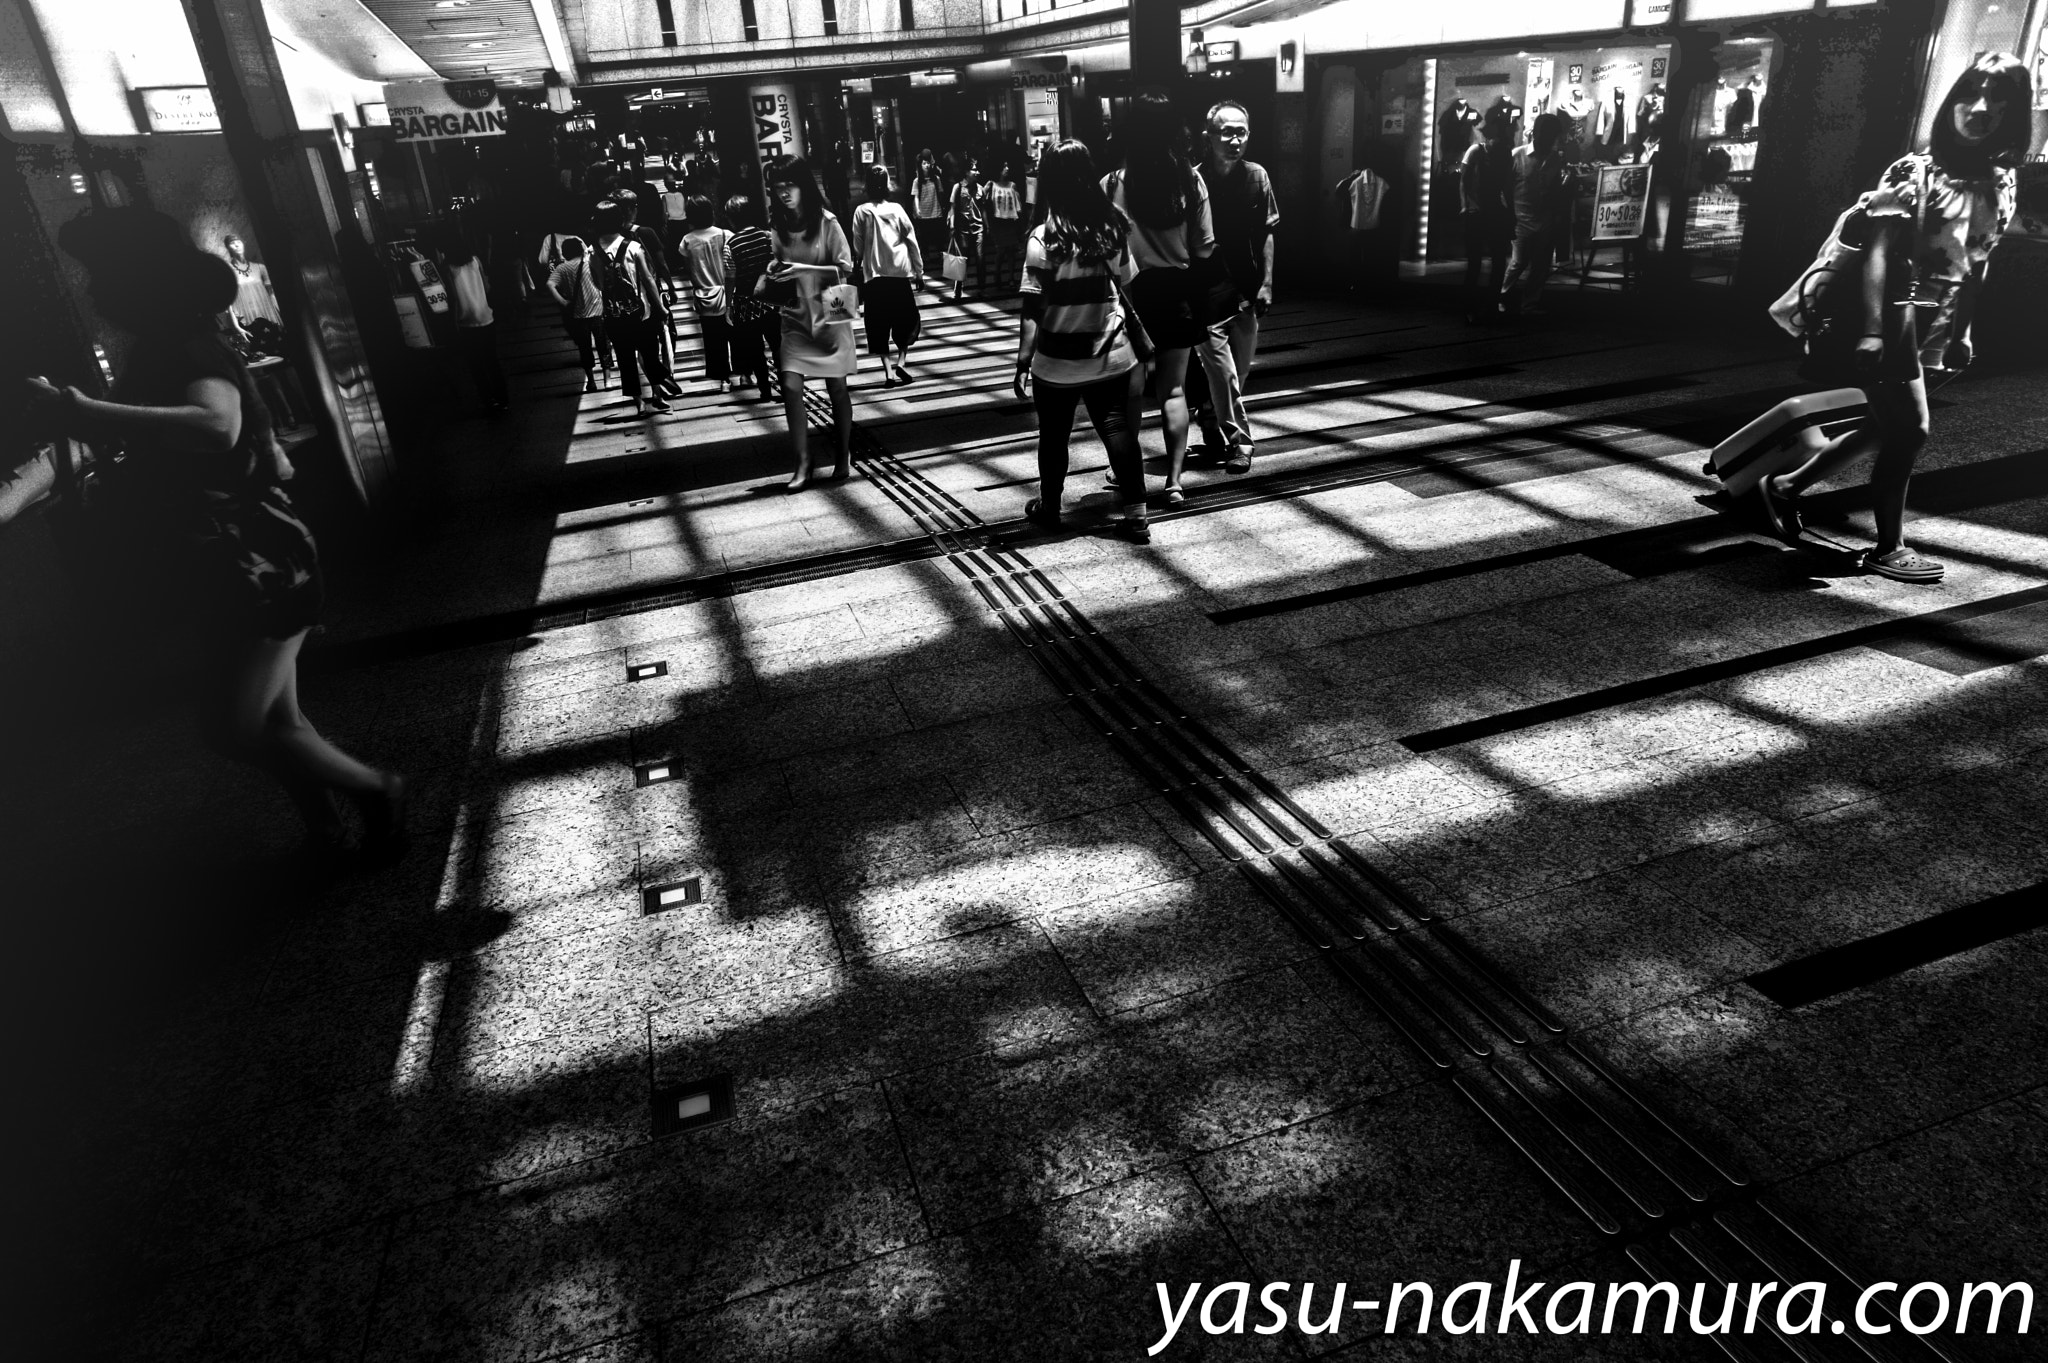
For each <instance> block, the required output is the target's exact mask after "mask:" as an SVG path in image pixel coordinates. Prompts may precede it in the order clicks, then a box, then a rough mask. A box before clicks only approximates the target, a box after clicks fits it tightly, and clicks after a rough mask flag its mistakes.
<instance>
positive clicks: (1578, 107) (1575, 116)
mask: <svg viewBox="0 0 2048 1363" xmlns="http://www.w3.org/2000/svg"><path fill="white" fill-rule="evenodd" d="M1557 112H1558V114H1559V116H1560V117H1562V118H1563V119H1564V126H1563V127H1561V128H1559V129H1558V130H1557V133H1558V137H1557V140H1558V143H1559V145H1560V146H1564V147H1572V146H1575V145H1576V144H1578V143H1580V142H1583V141H1584V140H1585V137H1586V120H1587V119H1589V118H1591V117H1592V116H1593V101H1592V100H1590V99H1588V98H1586V88H1585V87H1584V86H1583V85H1574V86H1572V87H1571V88H1570V89H1568V90H1566V91H1565V92H1564V98H1563V99H1561V100H1559V101H1558V102H1557Z"/></svg>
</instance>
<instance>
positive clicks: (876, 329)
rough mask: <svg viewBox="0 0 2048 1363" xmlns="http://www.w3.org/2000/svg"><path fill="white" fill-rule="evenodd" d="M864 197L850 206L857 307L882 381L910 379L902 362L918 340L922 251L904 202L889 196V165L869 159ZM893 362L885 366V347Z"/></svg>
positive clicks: (888, 384) (888, 383)
mask: <svg viewBox="0 0 2048 1363" xmlns="http://www.w3.org/2000/svg"><path fill="white" fill-rule="evenodd" d="M862 183H863V188H864V190H865V191H866V194H867V202H866V203H864V204H862V205H861V206H860V207H859V208H856V209H854V210H853V253H854V256H855V257H856V258H857V259H858V260H859V261H860V274H861V279H860V312H861V320H862V322H864V323H865V324H866V326H867V333H868V351H869V353H870V354H872V355H873V356H874V357H875V358H876V359H878V360H880V361H881V362H882V386H883V387H884V388H894V387H895V386H896V385H897V384H899V383H909V382H910V371H909V370H908V369H907V368H905V367H904V366H905V365H906V364H907V363H908V362H909V360H910V347H911V346H912V345H914V344H916V342H917V333H918V330H919V325H920V321H919V317H918V312H917V286H918V284H919V283H920V282H921V281H922V280H923V278H924V254H923V252H922V250H921V249H920V248H919V246H918V244H917V229H916V228H915V227H914V226H912V224H911V221H910V215H909V214H908V213H906V212H904V211H903V205H902V204H899V203H895V202H893V201H892V200H891V199H890V198H889V168H888V167H887V166H880V165H871V166H869V167H868V168H867V170H866V172H865V173H864V177H863V182H862ZM892 344H893V345H894V346H895V347H896V365H895V368H894V369H893V370H892V369H891V368H890V366H889V347H890V346H891V345H892Z"/></svg>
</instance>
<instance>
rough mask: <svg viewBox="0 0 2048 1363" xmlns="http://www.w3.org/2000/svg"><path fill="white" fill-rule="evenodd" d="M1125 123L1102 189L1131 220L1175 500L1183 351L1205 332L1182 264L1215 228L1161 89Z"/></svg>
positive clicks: (1148, 94) (1206, 246) (1206, 248)
mask: <svg viewBox="0 0 2048 1363" xmlns="http://www.w3.org/2000/svg"><path fill="white" fill-rule="evenodd" d="M1125 123H1126V126H1125V127H1124V129H1123V144H1124V167H1123V169H1122V170H1118V171H1112V172H1111V173H1110V174H1109V175H1108V176H1107V177H1106V178H1105V179H1104V180H1103V182H1102V189H1103V192H1104V193H1105V194H1107V195H1108V196H1109V201H1110V203H1112V204H1114V205H1115V206H1116V208H1117V210H1118V211H1119V212H1120V213H1122V214H1123V215H1124V216H1125V218H1126V219H1128V221H1129V223H1130V232H1129V241H1130V248H1131V261H1132V264H1133V265H1134V266H1135V267H1136V269H1137V277H1136V278H1134V279H1133V280H1132V281H1131V285H1130V298H1131V306H1132V307H1133V308H1135V309H1137V313H1138V321H1139V323H1140V324H1141V325H1142V326H1143V327H1144V328H1145V332H1146V334H1147V335H1148V336H1150V337H1151V339H1152V344H1153V345H1154V346H1155V347H1157V349H1158V361H1157V365H1158V367H1157V368H1156V369H1155V371H1154V372H1153V376H1152V392H1153V396H1154V398H1155V399H1156V400H1157V401H1158V403H1159V416H1160V424H1161V425H1162V426H1163V427H1164V428H1165V431H1166V500H1167V502H1168V503H1169V504H1177V503H1179V502H1181V501H1183V500H1185V498H1184V496H1183V494H1182V492H1181V485H1180V480H1181V470H1182V468H1183V466H1184V465H1185V464H1186V463H1187V458H1188V399H1187V375H1188V354H1189V352H1190V351H1192V350H1193V349H1194V347H1196V346H1198V345H1200V344H1201V343H1202V340H1203V338H1204V337H1205V336H1206V335H1207V334H1208V328H1207V327H1206V326H1205V325H1204V324H1203V319H1202V318H1201V317H1199V316H1197V313H1196V306H1195V302H1196V300H1195V287H1194V276H1193V273H1192V271H1191V270H1190V269H1189V268H1188V266H1189V262H1190V261H1192V260H1196V259H1207V258H1208V257H1209V256H1210V255H1211V254H1212V253H1214V251H1215V249H1216V229H1215V225H1214V223H1213V221H1212V220H1211V218H1210V216H1209V189H1208V186H1206V185H1205V184H1203V183H1202V177H1201V176H1200V175H1198V174H1196V173H1195V168H1194V167H1193V166H1192V165H1190V164H1189V163H1188V158H1187V150H1186V145H1185V144H1186V140H1187V138H1186V130H1185V129H1184V128H1182V126H1181V122H1180V115H1179V114H1177V113H1175V112H1174V108H1173V102H1172V100H1171V99H1169V98H1168V97H1167V95H1166V94H1165V92H1164V91H1161V90H1156V89H1154V90H1140V91H1139V92H1138V93H1137V94H1136V95H1135V96H1133V97H1132V99H1131V109H1130V116H1129V118H1128V119H1126V120H1125ZM1043 179H1044V177H1043V176H1042V175H1041V176H1040V182H1041V185H1040V187H1041V190H1042V189H1043ZM1112 472H1114V470H1112Z"/></svg>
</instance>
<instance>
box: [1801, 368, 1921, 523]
mask: <svg viewBox="0 0 2048 1363" xmlns="http://www.w3.org/2000/svg"><path fill="white" fill-rule="evenodd" d="M1863 395H1864V398H1865V400H1866V401H1868V402H1869V404H1870V422H1869V424H1868V425H1864V426H1859V427H1857V428H1856V429H1855V430H1853V431H1850V432H1848V433H1847V434H1845V435H1841V436H1837V437H1836V438H1835V439H1833V440H1831V441H1829V442H1828V444H1827V445H1826V446H1825V447H1824V448H1823V449H1822V450H1821V451H1820V453H1818V454H1816V455H1814V456H1813V457H1812V458H1811V459H1809V460H1807V461H1806V462H1805V463H1804V464H1801V465H1800V466H1799V467H1798V468H1796V469H1793V470H1792V471H1791V472H1789V473H1781V474H1779V475H1777V476H1776V477H1774V478H1772V479H1771V480H1770V488H1771V491H1772V493H1773V494H1775V495H1777V496H1779V497H1784V498H1791V497H1797V496H1799V495H1800V494H1801V493H1803V492H1805V491H1806V490H1807V489H1809V488H1811V487H1812V486H1813V485H1814V484H1815V483H1818V482H1819V481H1821V480H1822V479H1823V478H1826V477H1828V476H1829V475H1831V474H1833V473H1835V472H1836V471H1837V470H1839V469H1841V468H1842V467H1844V466H1845V465H1847V464H1848V463H1849V461H1850V460H1852V459H1855V458H1857V457H1859V456H1861V455H1864V454H1870V453H1875V454H1876V456H1877V461H1876V464H1875V465H1874V466H1873V467H1872V468H1871V471H1870V492H1871V498H1872V510H1873V511H1874V513H1875V515H1876V520H1877V549H1876V552H1877V554H1878V555H1879V556H1880V557H1882V556H1884V555H1886V554H1890V553H1893V552H1895V551H1897V550H1898V549H1901V548H1903V547H1904V546H1905V543H1906V533H1905V532H1906V489H1907V486H1908V484H1909V483H1910V482H1911V480H1912V476H1913V463H1914V461H1915V460H1916V459H1918V458H1919V457H1920V451H1921V449H1923V448H1924V447H1925V446H1926V444H1927V424H1928V422H1927V381H1926V380H1925V379H1914V380H1912V381H1911V382H1909V383H1872V384H1871V385H1870V386H1869V387H1867V388H1865V389H1864V390H1863Z"/></svg>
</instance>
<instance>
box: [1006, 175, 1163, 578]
mask: <svg viewBox="0 0 2048 1363" xmlns="http://www.w3.org/2000/svg"><path fill="white" fill-rule="evenodd" d="M1038 196H1039V202H1040V203H1042V204H1043V205H1044V206H1045V221H1044V222H1042V223H1040V224H1039V225H1038V226H1037V227H1035V228H1033V229H1032V230H1031V235H1030V236H1029V237H1028V238H1026V239H1025V243H1024V278H1023V281H1022V283H1021V286H1020V288H1021V291H1022V293H1023V298H1024V309H1023V314H1022V322H1021V323H1020V325H1019V328H1018V334H1017V377H1016V381H1015V391H1016V394H1017V396H1018V397H1020V398H1022V397H1024V396H1026V395H1027V392H1028V394H1029V396H1030V398H1031V401H1032V405H1033V406H1034V407H1036V408H1037V411H1038V496H1036V497H1035V498H1033V499H1032V500H1031V501H1030V502H1029V503H1027V504H1026V505H1025V507H1024V515H1025V517H1026V518H1027V519H1029V520H1030V521H1032V522H1033V523H1035V524H1037V525H1041V526H1045V527H1047V528H1052V527H1055V526H1057V525H1058V524H1059V523H1060V495H1061V492H1062V491H1063V489H1064V488H1065V486H1066V479H1067V442H1068V439H1069V437H1070V436H1071V434H1072V432H1073V429H1074V408H1075V407H1076V406H1077V405H1084V404H1085V405H1086V407H1087V408H1088V421H1089V423H1090V424H1091V425H1092V426H1094V427H1095V434H1096V435H1097V436H1098V437H1100V439H1101V440H1102V444H1103V448H1104V449H1106V450H1107V451H1108V452H1109V467H1110V471H1111V473H1112V474H1113V475H1114V476H1113V480H1112V481H1113V484H1114V486H1115V487H1116V489H1117V496H1118V500H1119V501H1120V502H1121V504H1122V505H1121V506H1120V508H1119V515H1118V520H1117V522H1116V526H1117V529H1118V532H1119V533H1120V534H1122V535H1123V536H1124V538H1126V539H1128V540H1130V541H1132V542H1133V543H1135V544H1148V543H1150V542H1151V539H1152V531H1151V527H1150V526H1149V525H1148V524H1147V522H1146V517H1145V469H1144V464H1143V462H1142V459H1141V457H1140V455H1139V453H1138V424H1139V422H1140V421H1142V420H1143V419H1144V411H1145V406H1144V391H1145V367H1144V366H1143V365H1142V364H1140V363H1139V357H1138V350H1139V348H1138V347H1137V346H1135V345H1134V344H1133V343H1132V337H1131V321H1130V319H1129V318H1127V317H1126V316H1125V315H1124V310H1123V306H1122V303H1121V301H1120V291H1119V289H1118V281H1119V280H1120V279H1122V278H1124V277H1127V276H1128V275H1130V274H1131V273H1132V261H1131V252H1130V247H1129V244H1128V243H1129V233H1130V223H1129V221H1128V220H1127V219H1126V218H1125V217H1124V215H1123V212H1122V210H1120V209H1118V208H1115V207H1113V206H1112V205H1111V204H1110V202H1109V200H1108V199H1107V198H1106V197H1105V196H1104V195H1103V192H1102V187H1101V185H1100V184H1099V183H1097V181H1096V176H1095V161H1094V158H1093V157H1091V156H1090V155H1089V154H1088V147H1087V144H1085V143H1082V142H1076V141H1073V140H1071V139H1070V140H1068V141H1064V142H1061V143H1060V144H1059V145H1058V146H1056V147H1054V148H1052V149H1051V150H1050V151H1048V152H1047V153H1046V154H1045V158H1044V160H1043V161H1042V162H1041V163H1040V165H1039V170H1038ZM1183 359H1185V353H1183Z"/></svg>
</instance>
